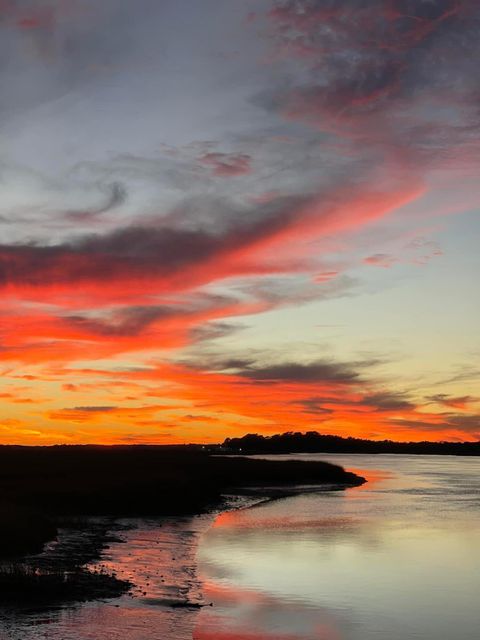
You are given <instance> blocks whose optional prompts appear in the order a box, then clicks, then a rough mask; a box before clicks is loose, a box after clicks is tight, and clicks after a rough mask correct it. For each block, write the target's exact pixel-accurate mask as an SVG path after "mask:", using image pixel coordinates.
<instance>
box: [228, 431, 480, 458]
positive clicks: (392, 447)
mask: <svg viewBox="0 0 480 640" xmlns="http://www.w3.org/2000/svg"><path fill="white" fill-rule="evenodd" d="M220 449H221V450H223V451H224V452H226V453H235V454H238V453H242V454H261V453H269V454H270V453H404V454H423V455H458V456H478V455H480V442H395V441H393V440H363V439H361V438H342V437H340V436H329V435H322V434H320V433H318V432H317V431H309V432H307V433H300V432H287V433H282V434H276V435H272V436H261V435H258V434H252V433H250V434H248V435H246V436H243V437H242V438H227V439H226V440H225V442H224V443H223V445H221V447H220Z"/></svg>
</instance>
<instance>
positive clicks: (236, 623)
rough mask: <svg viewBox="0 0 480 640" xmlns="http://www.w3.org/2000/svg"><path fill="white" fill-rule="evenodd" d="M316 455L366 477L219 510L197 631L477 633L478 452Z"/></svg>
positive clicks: (220, 639)
mask: <svg viewBox="0 0 480 640" xmlns="http://www.w3.org/2000/svg"><path fill="white" fill-rule="evenodd" d="M305 457H307V456H305ZM308 457H314V456H308ZM319 457H320V458H322V459H326V458H329V459H332V460H334V461H336V462H339V463H340V464H343V465H344V466H346V467H347V468H349V469H357V470H358V472H359V473H361V474H362V475H367V476H368V477H369V480H370V481H371V482H369V484H368V485H364V487H362V488H361V489H360V490H359V489H353V490H350V491H346V492H331V493H318V494H309V495H302V496H295V497H293V498H288V499H284V500H277V501H274V502H271V503H267V504H262V505H259V506H257V507H255V508H251V509H248V510H246V511H234V512H230V513H228V514H223V515H221V516H219V517H218V518H217V520H216V521H215V524H214V526H213V527H212V528H211V529H210V530H209V531H208V532H207V533H206V535H205V536H204V538H203V542H202V545H201V548H200V553H199V561H200V568H201V573H202V577H203V579H204V580H205V585H206V586H205V593H206V594H208V595H207V597H208V598H209V599H211V600H212V601H213V602H214V605H215V606H214V607H213V608H212V609H209V610H203V611H202V612H201V614H200V616H199V618H198V620H197V624H196V629H195V633H194V638H196V639H200V640H203V639H206V638H208V639H209V640H264V639H265V640H266V639H268V640H270V639H272V640H273V638H280V639H282V640H310V639H312V640H313V639H315V640H319V639H326V640H330V639H333V638H334V639H340V638H341V639H342V640H343V639H345V640H347V639H348V640H371V639H372V638H382V639H384V638H389V639H391V640H400V639H401V640H405V638H413V639H423V640H451V638H454V637H455V638H457V639H459V640H474V639H475V640H476V639H477V638H478V628H479V625H480V615H479V613H478V607H477V599H478V593H480V571H479V570H480V554H479V552H478V534H479V533H480V508H479V507H480V501H479V496H480V475H479V471H480V461H479V460H477V459H471V458H470V459H464V458H462V459H459V458H451V457H448V458H445V457H438V458H437V457H435V458H433V457H432V458H426V457H415V456H412V457H408V456H378V457H371V456H370V457H367V456H358V455H357V456H351V457H349V456H325V455H322V456H319Z"/></svg>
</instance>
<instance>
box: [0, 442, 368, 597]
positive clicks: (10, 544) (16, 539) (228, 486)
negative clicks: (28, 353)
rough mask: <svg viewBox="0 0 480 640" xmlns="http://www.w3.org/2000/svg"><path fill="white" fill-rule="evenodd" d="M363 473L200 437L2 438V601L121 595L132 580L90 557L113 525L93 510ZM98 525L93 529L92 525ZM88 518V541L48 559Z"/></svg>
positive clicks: (144, 512)
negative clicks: (146, 442) (58, 540)
mask: <svg viewBox="0 0 480 640" xmlns="http://www.w3.org/2000/svg"><path fill="white" fill-rule="evenodd" d="M363 482H364V479H363V478H361V477H359V476H357V475H355V474H353V473H350V472H348V471H345V470H344V469H343V468H342V467H340V466H337V465H333V464H329V463H325V462H306V461H305V462H302V461H295V460H290V461H271V460H258V459H248V458H244V457H236V456H235V457H231V456H230V457H228V456H217V455H211V452H208V451H205V450H204V449H203V448H202V447H201V446H181V447H174V446H52V447H21V446H18V447H17V446H0V602H9V603H11V602H24V601H28V600H34V601H38V602H55V601H56V600H58V599H63V600H84V599H90V598H97V597H110V596H113V595H118V594H120V593H122V592H124V591H125V590H126V589H128V588H129V586H130V585H129V584H128V583H126V582H124V581H121V580H117V578H116V577H115V576H112V575H109V574H106V573H104V572H98V571H89V570H88V569H85V564H86V563H88V562H91V561H92V560H95V559H98V558H99V557H100V555H101V552H102V550H103V548H104V547H105V546H106V544H107V543H108V535H109V532H108V531H107V529H106V528H103V530H102V529H99V528H98V526H97V528H96V529H95V526H96V525H92V522H91V519H90V518H91V517H92V516H102V517H104V516H109V517H110V518H111V519H112V527H113V528H114V526H115V525H114V519H115V518H116V517H121V516H131V517H135V516H138V517H141V516H152V517H154V516H164V515H183V514H197V513H201V512H205V511H206V510H208V509H210V508H212V507H214V506H219V505H221V504H222V496H223V495H224V494H225V493H241V492H245V491H247V492H248V490H249V489H250V491H251V490H252V487H262V488H263V490H264V491H265V492H267V493H268V491H267V488H268V487H270V488H273V487H276V488H277V489H278V488H279V487H280V488H284V489H286V488H288V487H291V486H292V485H329V486H332V487H335V488H345V487H347V486H355V485H359V484H362V483H363ZM92 526H93V529H94V530H93V532H92ZM69 527H70V528H72V527H77V528H83V532H82V535H81V536H80V537H79V538H80V539H81V540H83V541H84V546H83V548H80V549H76V550H75V553H73V552H72V549H68V548H67V549H64V550H63V552H62V553H61V554H60V560H59V559H58V557H59V554H58V553H57V555H56V556H55V557H56V560H55V561H54V562H50V563H49V564H47V565H46V564H45V562H44V561H42V554H40V555H38V552H39V551H41V549H42V548H43V546H44V545H45V543H47V542H49V541H52V540H54V539H55V537H56V536H57V534H58V531H59V529H65V528H69Z"/></svg>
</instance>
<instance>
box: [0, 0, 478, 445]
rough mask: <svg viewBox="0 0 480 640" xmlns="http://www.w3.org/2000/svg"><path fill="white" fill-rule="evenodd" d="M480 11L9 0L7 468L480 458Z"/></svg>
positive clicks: (222, 1) (3, 136) (4, 218)
mask: <svg viewBox="0 0 480 640" xmlns="http://www.w3.org/2000/svg"><path fill="white" fill-rule="evenodd" d="M479 36H480V5H479V3H478V1H477V0H342V1H341V2H339V1H338V0H198V1H196V2H191V1H187V0H161V1H159V0H102V2H98V1H96V0H1V1H0V86H1V87H2V91H1V95H0V288H1V300H2V304H1V306H0V373H1V381H0V402H1V411H0V442H1V443H17V444H54V443H71V444H75V443H90V442H91V443H94V442H96V443H123V444H130V443H131V444H135V443H177V442H178V443H181V442H204V443H207V442H220V441H223V439H224V438H226V437H234V436H239V435H243V434H245V433H262V434H266V435H269V434H273V433H279V432H285V431H311V430H316V431H319V432H321V433H325V434H338V435H343V436H356V437H364V438H372V439H383V438H391V439H395V440H452V441H458V440H478V439H480V363H479V358H480V340H479V332H478V325H479V319H480V296H479V294H478V291H479V287H478V277H479V275H480V252H479V251H478V241H479V237H480V219H479V206H480V182H479V180H478V176H479V165H480V154H479V151H480V143H479V127H480V111H479V96H480V80H479V76H478V60H479V59H480V37H479Z"/></svg>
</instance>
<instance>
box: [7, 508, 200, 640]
mask: <svg viewBox="0 0 480 640" xmlns="http://www.w3.org/2000/svg"><path fill="white" fill-rule="evenodd" d="M211 521H212V516H200V517H196V518H171V519H168V518H164V519H153V520H142V521H138V520H137V521H132V522H130V521H128V520H125V521H123V524H124V525H125V526H127V527H128V525H129V524H131V525H134V527H133V528H130V529H129V530H127V531H125V532H124V533H123V534H121V537H122V538H123V539H124V542H123V543H121V544H113V545H112V546H111V548H110V550H109V551H108V553H107V555H106V556H105V558H104V559H103V560H102V564H103V565H104V566H106V567H107V568H108V569H110V570H112V571H115V573H116V574H117V575H118V577H121V578H126V579H129V580H131V581H132V582H133V583H134V584H135V585H136V589H135V590H134V592H133V593H132V595H127V596H123V597H121V598H116V599H113V600H107V601H100V602H98V601H97V602H90V603H84V604H79V605H77V606H75V607H71V606H68V607H59V608H57V609H53V610H49V611H48V612H45V611H44V610H43V611H38V610H34V609H31V608H30V609H27V608H24V609H23V610H18V609H17V610H5V609H3V610H0V639H1V640H43V639H45V640H46V639H48V640H107V639H108V640H165V639H167V638H168V639H172V640H190V639H191V638H192V630H193V627H194V624H195V618H196V615H197V610H196V609H194V608H191V609H189V608H175V607H172V604H175V603H177V602H186V601H188V602H192V603H195V602H198V601H199V600H200V599H201V598H202V593H201V583H200V582H199V580H198V578H197V575H196V562H195V554H196V549H197V541H198V538H199V536H200V535H201V533H202V532H203V531H205V529H207V528H208V527H209V526H210V524H211Z"/></svg>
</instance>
